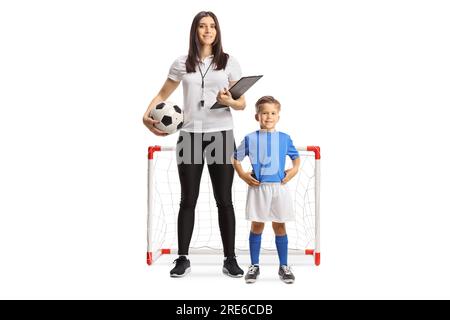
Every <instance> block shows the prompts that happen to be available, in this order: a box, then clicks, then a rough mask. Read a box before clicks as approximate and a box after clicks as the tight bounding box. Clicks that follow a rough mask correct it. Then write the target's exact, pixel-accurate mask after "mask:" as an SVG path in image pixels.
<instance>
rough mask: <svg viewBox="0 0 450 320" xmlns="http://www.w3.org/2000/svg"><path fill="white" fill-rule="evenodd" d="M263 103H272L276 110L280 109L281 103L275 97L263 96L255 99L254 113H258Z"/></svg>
mask: <svg viewBox="0 0 450 320" xmlns="http://www.w3.org/2000/svg"><path fill="white" fill-rule="evenodd" d="M265 103H273V104H275V105H276V106H277V107H278V110H280V109H281V104H280V102H279V101H278V100H277V99H275V98H274V97H272V96H264V97H261V98H259V99H258V101H256V103H255V109H256V113H259V111H260V108H261V106H262V105H263V104H265Z"/></svg>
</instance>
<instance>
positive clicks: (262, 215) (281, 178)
mask: <svg viewBox="0 0 450 320" xmlns="http://www.w3.org/2000/svg"><path fill="white" fill-rule="evenodd" d="M255 107H256V115H255V119H256V121H258V122H259V125H260V128H261V129H260V130H258V131H255V132H253V133H250V134H248V135H246V136H245V138H244V140H243V141H242V143H241V145H240V146H239V147H238V149H237V150H236V152H235V153H234V156H233V158H232V161H233V166H234V168H235V170H236V172H237V173H238V175H239V177H240V178H241V179H242V180H244V181H245V182H246V183H247V184H248V185H249V188H248V194H247V205H246V218H247V220H250V221H252V226H251V231H250V238H249V242H250V257H251V266H250V267H249V270H248V272H247V274H246V275H245V281H246V282H247V283H254V282H255V281H256V279H257V278H258V276H259V273H260V271H259V253H260V249H261V235H262V232H263V229H264V223H265V222H267V221H272V227H273V230H274V232H275V236H276V237H275V244H276V247H277V251H278V257H279V260H280V267H279V270H278V275H279V276H280V279H281V280H282V281H284V282H285V283H293V282H294V281H295V277H294V275H293V273H292V271H291V269H290V267H289V266H288V264H287V255H288V238H287V234H286V227H285V222H287V221H291V220H295V216H294V209H293V204H292V199H291V197H290V195H289V190H288V187H287V186H286V183H287V182H288V181H289V180H291V179H292V178H293V177H294V176H295V175H296V174H297V172H298V168H299V166H300V158H299V154H298V151H297V149H296V148H295V147H294V145H293V143H292V140H291V138H290V137H289V136H288V135H287V134H285V133H282V132H278V131H276V130H275V126H276V124H277V122H278V121H279V119H280V108H281V105H280V103H279V102H278V101H277V100H276V99H275V98H274V97H271V96H264V97H262V98H260V99H259V100H258V101H257V102H256V104H255ZM245 156H248V157H249V158H250V162H251V164H252V168H253V171H252V172H245V171H244V170H243V169H242V166H241V164H240V161H242V160H243V159H244V158H245ZM286 156H289V157H290V158H291V160H292V164H293V167H292V169H289V170H286V171H284V168H285V162H286Z"/></svg>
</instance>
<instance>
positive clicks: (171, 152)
mask: <svg viewBox="0 0 450 320" xmlns="http://www.w3.org/2000/svg"><path fill="white" fill-rule="evenodd" d="M297 149H298V150H299V153H300V170H299V172H298V174H297V175H296V176H295V177H294V178H293V179H292V180H291V181H289V182H288V186H289V188H290V191H291V196H292V198H293V201H294V210H295V215H296V220H295V221H292V222H288V223H286V230H287V234H288V237H289V254H290V255H291V254H307V255H313V256H314V258H315V259H314V261H315V264H316V265H319V264H320V224H319V222H320V220H319V218H320V215H319V213H320V193H319V190H320V148H319V147H298V148H297ZM245 161H248V160H244V161H243V162H242V165H243V167H244V168H250V163H249V162H247V163H246V162H245ZM286 163H287V164H288V165H287V168H288V167H289V164H290V161H287V162H286ZM287 168H286V169H287ZM232 192H233V205H234V210H235V215H236V253H237V254H242V253H244V252H248V237H249V232H250V224H251V223H250V222H249V221H247V220H246V219H245V202H246V196H247V184H246V183H245V182H244V181H242V180H241V179H240V178H239V177H238V176H237V174H236V175H235V177H234V182H233V190H232ZM180 199H181V194H180V182H179V178H178V171H177V163H176V155H175V148H174V147H159V146H155V147H150V148H149V149H148V223H147V263H148V264H149V265H150V264H152V263H153V262H154V261H155V260H156V259H157V258H158V257H159V256H160V255H161V254H170V253H173V254H177V217H178V210H179V203H180ZM222 252H223V251H222V241H221V238H220V230H219V222H218V213H217V207H216V202H215V200H214V195H213V190H212V186H211V182H210V179H209V173H208V170H207V166H206V164H205V167H204V172H203V174H202V181H201V185H200V194H199V197H198V201H197V206H196V209H195V225H194V231H193V234H192V240H191V243H190V248H189V254H195V253H217V254H222ZM266 253H274V254H276V247H275V236H274V232H273V230H272V227H271V224H270V223H268V224H266V227H265V230H264V232H263V235H262V243H261V254H266Z"/></svg>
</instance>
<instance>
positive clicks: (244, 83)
mask: <svg viewBox="0 0 450 320" xmlns="http://www.w3.org/2000/svg"><path fill="white" fill-rule="evenodd" d="M261 78H262V76H249V77H242V78H241V79H239V81H238V82H236V83H235V84H234V85H233V86H232V87H231V88H230V89H228V92H229V93H230V94H231V97H233V99H235V100H236V99H239V98H240V97H241V96H242V95H243V94H244V93H245V92H246V91H247V90H248V89H250V87H251V86H253V85H254V84H255V82H256V81H258V80H259V79H261ZM225 94H226V93H225ZM222 108H228V106H225V105H223V104H220V103H218V102H216V103H214V104H213V106H212V107H211V109H222Z"/></svg>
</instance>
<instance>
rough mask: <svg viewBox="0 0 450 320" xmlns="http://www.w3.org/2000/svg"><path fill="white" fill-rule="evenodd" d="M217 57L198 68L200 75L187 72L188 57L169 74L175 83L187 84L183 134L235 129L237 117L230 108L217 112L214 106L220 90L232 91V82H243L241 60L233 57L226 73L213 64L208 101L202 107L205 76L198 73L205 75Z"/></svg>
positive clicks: (206, 94) (208, 78) (207, 82)
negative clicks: (235, 117) (212, 107)
mask: <svg viewBox="0 0 450 320" xmlns="http://www.w3.org/2000/svg"><path fill="white" fill-rule="evenodd" d="M212 58H213V56H209V57H207V58H205V60H203V61H202V62H201V63H200V65H199V66H198V67H197V69H196V72H192V73H187V72H186V59H187V56H186V55H185V56H181V57H179V58H178V59H176V60H175V61H174V62H173V64H172V66H171V67H170V70H169V75H168V77H169V78H170V79H172V80H174V81H182V83H183V104H184V105H183V108H184V125H183V129H182V130H183V131H187V132H214V131H225V130H231V129H233V117H232V115H231V111H230V108H223V109H213V110H211V109H210V108H211V106H212V105H213V104H214V103H215V102H216V98H217V94H218V93H219V90H221V89H223V88H228V87H229V82H230V81H237V80H239V79H240V78H241V67H240V65H239V63H238V62H237V60H236V59H235V58H234V57H232V56H230V57H229V58H228V63H227V66H226V67H225V69H223V70H214V68H215V65H214V64H212V65H211V67H210V68H209V71H208V72H207V73H206V76H205V78H204V84H205V89H204V100H205V104H204V106H203V107H202V106H201V104H200V101H201V100H202V87H201V85H202V76H201V74H200V72H199V71H198V68H199V67H200V68H201V70H202V73H203V75H205V72H206V70H207V69H208V66H209V65H210V63H211V61H212Z"/></svg>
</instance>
